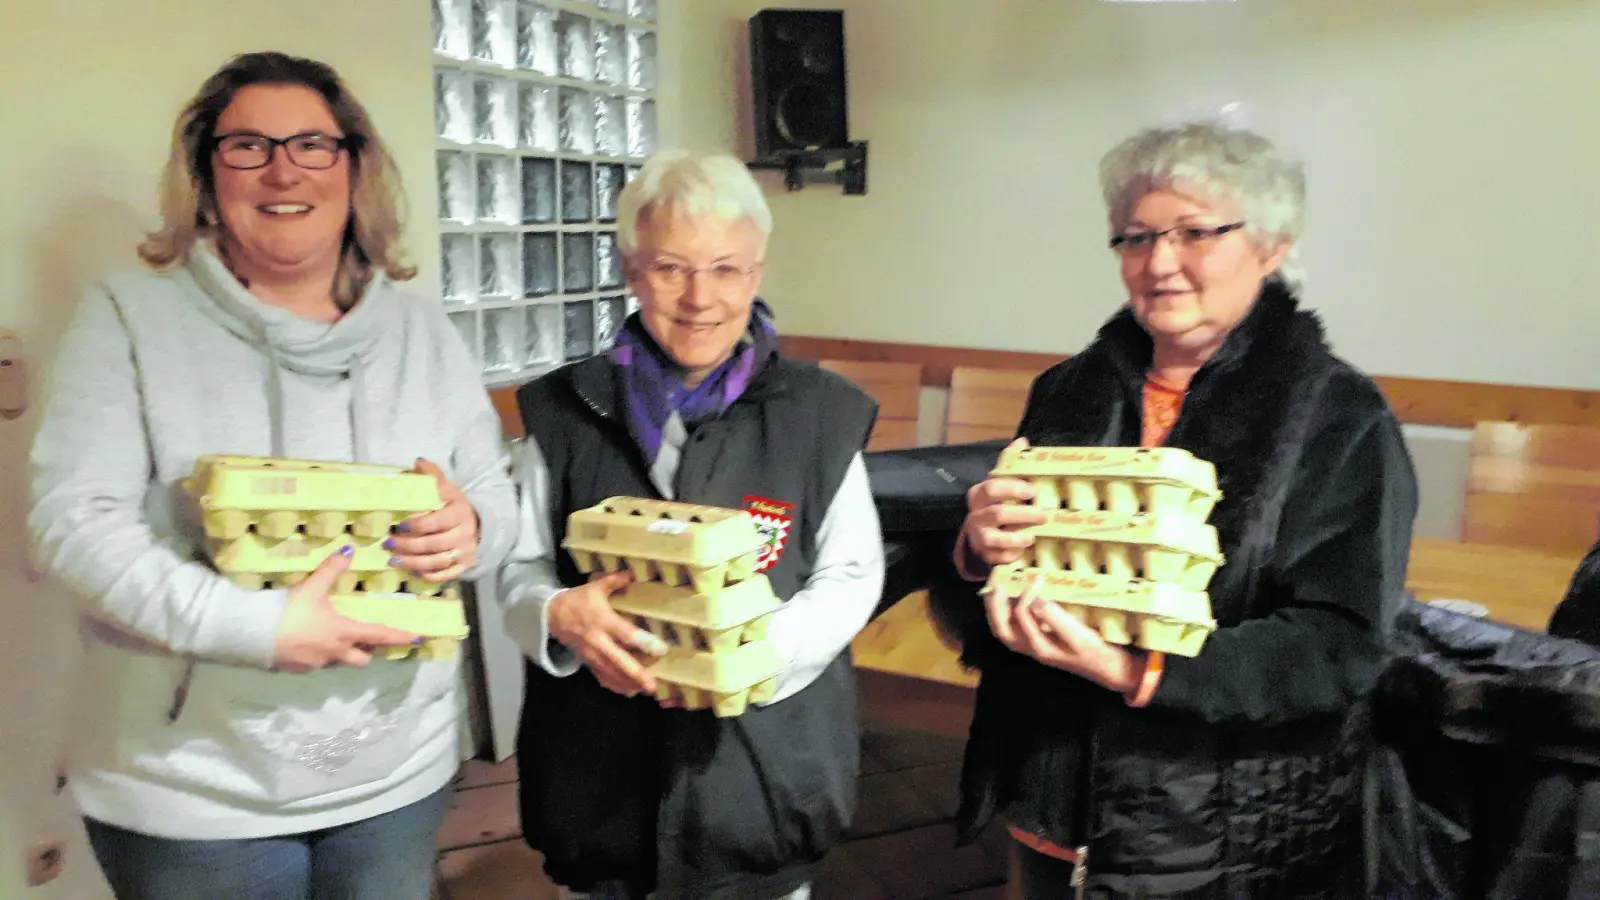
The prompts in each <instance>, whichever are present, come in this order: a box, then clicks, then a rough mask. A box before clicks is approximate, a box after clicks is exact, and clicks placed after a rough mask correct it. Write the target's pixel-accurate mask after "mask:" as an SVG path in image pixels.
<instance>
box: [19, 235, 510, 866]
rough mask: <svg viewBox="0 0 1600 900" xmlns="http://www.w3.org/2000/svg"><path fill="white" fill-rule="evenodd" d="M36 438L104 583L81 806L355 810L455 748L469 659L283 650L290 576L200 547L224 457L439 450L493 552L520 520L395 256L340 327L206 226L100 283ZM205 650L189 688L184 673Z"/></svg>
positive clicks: (79, 758) (93, 615)
mask: <svg viewBox="0 0 1600 900" xmlns="http://www.w3.org/2000/svg"><path fill="white" fill-rule="evenodd" d="M45 399H46V411H45V415H44V422H43V425H42V426H41V428H40V430H39V434H38V437H37V439H36V440H35V442H34V446H33V451H32V457H31V462H32V472H31V490H32V504H31V509H30V511H29V516H28V528H29V534H30V536H31V538H32V541H33V549H34V552H35V555H36V556H37V559H38V564H39V566H40V568H41V569H43V570H45V571H46V572H49V573H51V574H52V575H53V576H55V577H57V578H60V579H61V580H63V581H64V582H65V583H66V584H67V585H68V586H69V587H71V588H72V589H73V591H74V592H75V593H76V594H77V595H78V596H80V597H82V598H84V599H85V601H86V602H85V604H84V608H83V614H84V619H85V622H86V627H85V631H86V633H87V635H88V649H87V659H86V671H85V677H86V678H87V679H88V682H87V690H85V691H83V692H82V693H83V695H84V696H85V697H86V698H87V708H83V709H80V710H79V712H81V713H82V715H81V716H79V717H78V718H79V720H80V725H79V727H77V728H76V729H75V739H74V744H73V751H74V752H73V760H72V767H71V770H72V785H73V790H74V792H75V796H76V798H77V801H78V803H79V805H80V808H81V809H82V811H83V812H84V814H86V815H88V816H90V817H91V818H94V819H98V820H100V821H103V822H107V823H109V824H112V825H117V826H121V827H124V828H128V829H132V830H135V831H139V832H143V833H146V834H152V835H157V836H162V837H171V838H250V837H263V836H269V835H280V834H291V833H297V832H304V831H312V830H316V829H321V828H327V827H332V826H335V825H339V824H343V823H347V822H353V821H358V820H360V819H364V818H368V817H371V816H374V815H379V814H381V813H385V812H389V811H391V810H394V809H398V808H400V807H402V806H405V805H407V804H409V803H411V802H413V801H416V800H419V799H421V798H423V797H426V796H428V795H429V794H431V793H433V792H434V791H436V790H438V789H439V788H441V787H442V786H444V785H445V784H446V783H447V782H448V781H449V779H450V778H451V776H452V774H453V773H454V771H455V768H456V765H457V763H458V758H457V757H458V753H457V724H456V723H457V717H458V716H459V715H460V714H461V708H462V706H463V704H462V702H461V698H460V697H458V690H457V681H458V679H457V667H458V665H459V663H458V662H457V661H456V660H450V661H435V662H417V661H414V660H412V661H399V662H389V661H374V662H373V663H372V665H371V666H369V667H367V668H365V669H354V668H339V667H334V668H329V669H324V670H322V671H319V672H315V673H312V674H307V675H294V674H286V673H278V672H273V671H270V670H269V666H270V665H271V662H272V653H273V644H274V640H275V637H276V633H277V628H278V623H279V620H280V618H281V616H282V614H283V607H284V603H285V599H286V596H285V593H284V592H282V591H249V590H245V589H243V588H240V587H238V586H236V585H234V584H232V583H231V582H229V581H227V580H225V579H223V578H222V577H220V576H218V575H217V574H216V573H215V572H213V571H212V570H211V569H210V568H209V567H208V566H207V565H206V564H205V563H204V562H203V561H202V560H203V555H202V549H203V548H202V539H203V531H202V528H201V524H200V521H199V518H198V514H197V510H196V509H195V507H194V504H193V503H192V501H190V500H188V498H187V497H186V496H185V495H184V493H183V491H182V489H181V488H180V486H179V480H180V479H182V478H183V477H184V476H186V475H188V474H189V473H190V471H191V470H192V467H193V465H194V462H195V459H196V458H197V457H199V456H200V455H202V454H205V453H226V454H237V455H257V456H260V455H276V456H289V457H298V458H308V459H326V460H355V461H360V462H370V463H379V464H390V465H401V466H410V465H412V463H413V462H414V461H415V460H416V459H417V458H418V457H426V458H428V459H431V460H433V461H435V462H437V463H438V464H439V465H440V466H441V467H442V468H443V469H444V470H445V472H446V473H447V474H448V475H449V477H450V478H451V480H452V481H454V482H455V483H456V484H457V485H459V486H460V487H461V488H462V490H463V491H465V493H466V494H467V497H468V498H469V499H470V500H471V501H472V503H473V506H474V507H475V508H476V510H477V512H478V515H479V517H480V518H481V520H482V537H481V543H480V547H479V552H478V562H477V565H476V568H475V570H474V571H473V572H469V573H468V577H469V578H471V577H476V576H477V575H478V574H480V573H482V572H487V571H490V570H492V569H493V568H494V567H495V566H497V565H498V564H499V563H500V561H501V559H502V558H503V557H504V556H505V554H506V552H507V550H508V549H509V548H510V546H511V545H512V544H513V542H514V541H515V539H516V527H517V526H516V498H515V494H514V490H513V487H512V484H511V482H510V479H509V477H508V474H507V466H508V458H507V456H506V452H505V449H504V444H503V442H502V441H501V438H500V427H499V419H498V417H497V416H496V415H495V412H494V410H493V407H492V405H491V404H490V402H489V399H488V396H487V394H486V393H485V391H484V389H483V387H482V383H481V381H480V380H479V373H478V372H477V370H476V368H475V366H474V365H473V364H472V362H471V360H470V359H469V357H468V354H467V351H466V348H465V347H464V345H463V344H462V342H461V339H460V336H459V335H458V334H457V332H456V330H455V328H453V327H452V326H451V325H450V323H449V321H448V319H447V317H446V316H445V314H444V311H443V310H442V309H441V308H440V306H439V304H438V303H437V302H435V301H433V300H430V299H425V298H423V297H420V296H417V295H415V294H411V293H406V292H403V291H401V290H399V289H397V288H396V287H395V286H394V284H392V283H391V282H389V281H388V280H386V279H385V278H383V277H382V276H381V275H379V276H376V277H375V278H374V279H373V282H372V284H371V285H370V286H369V287H368V288H367V290H366V291H365V293H364V295H363V297H362V298H361V300H360V302H359V303H357V304H356V306H355V307H354V308H353V309H352V310H351V311H350V312H349V313H348V314H346V315H345V316H344V317H343V318H342V319H340V320H339V321H338V322H337V323H335V324H333V325H327V324H322V323H317V322H312V321H310V320H307V319H303V318H300V317H297V316H294V315H292V314H290V313H288V312H286V311H285V310H282V309H279V308H277V307H274V306H270V305H268V304H266V303H263V302H262V301H260V300H259V299H257V298H256V297H255V296H254V295H252V294H250V293H249V292H248V291H246V290H245V289H244V288H243V287H242V286H241V285H240V284H239V282H238V281H237V280H236V279H235V278H234V277H233V276H232V275H231V274H230V273H229V272H228V270H227V269H226V267H225V266H224V265H223V264H222V262H221V261H220V260H219V259H218V257H217V254H216V252H215V250H214V249H213V248H212V247H211V245H209V244H207V243H205V242H202V243H200V244H198V245H197V246H196V247H195V249H194V251H193V252H192V253H191V259H190V262H189V263H188V264H187V265H186V266H181V267H174V268H172V269H170V270H168V271H164V272H150V271H146V270H138V271H131V272H127V273H122V274H119V275H116V276H114V277H111V278H109V279H107V280H106V281H105V282H104V283H102V284H101V285H99V286H98V287H97V288H96V289H94V290H91V291H90V292H89V294H88V296H87V297H85V298H84V299H83V301H82V304H81V306H80V307H79V309H78V310H77V313H76V316H75V318H74V320H73V322H72V325H71V327H70V328H69V330H68V331H67V333H66V335H65V337H64V338H63V340H62V344H61V349H60V354H59V356H58V357H57V359H56V361H55V364H54V366H53V367H52V373H51V377H50V380H49V384H48V387H47V389H46V398H45ZM191 668H192V669H193V672H192V678H191V680H190V684H189V688H188V690H187V694H186V696H185V695H184V692H182V691H180V690H179V687H180V684H181V683H182V681H183V679H184V676H185V672H186V671H187V670H189V669H191Z"/></svg>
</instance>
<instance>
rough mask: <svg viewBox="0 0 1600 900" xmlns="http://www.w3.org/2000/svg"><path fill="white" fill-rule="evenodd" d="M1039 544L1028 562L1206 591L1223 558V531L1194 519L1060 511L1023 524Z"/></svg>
mask: <svg viewBox="0 0 1600 900" xmlns="http://www.w3.org/2000/svg"><path fill="white" fill-rule="evenodd" d="M1022 533H1023V534H1028V535H1032V536H1033V539H1034V543H1033V546H1031V547H1029V548H1027V549H1026V550H1024V551H1023V555H1022V564H1023V565H1025V566H1038V567H1040V568H1044V569H1056V570H1061V569H1065V570H1070V571H1072V572H1077V573H1080V574H1090V573H1103V574H1106V575H1110V576H1111V577H1113V578H1143V579H1145V580H1147V581H1161V582H1167V583H1170V584H1176V585H1178V586H1180V587H1185V588H1188V589H1190V590H1195V591H1203V590H1205V588H1206V585H1208V584H1210V583H1211V576H1213V575H1215V574H1216V572H1217V568H1218V567H1220V566H1221V565H1222V563H1223V556H1222V551H1221V549H1220V548H1219V546H1218V544H1217V530H1216V529H1215V528H1213V527H1212V526H1210V525H1206V524H1204V523H1201V522H1196V521H1194V520H1192V519H1175V518H1163V517H1161V516H1148V515H1117V514H1115V513H1108V512H1076V511H1073V510H1055V511H1053V512H1051V513H1050V514H1049V518H1048V519H1046V520H1045V522H1044V524H1042V525H1033V526H1030V527H1028V528H1024V529H1022Z"/></svg>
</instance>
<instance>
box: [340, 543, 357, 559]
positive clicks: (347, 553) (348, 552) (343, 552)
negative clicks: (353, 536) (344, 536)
mask: <svg viewBox="0 0 1600 900" xmlns="http://www.w3.org/2000/svg"><path fill="white" fill-rule="evenodd" d="M339 555H340V556H343V557H346V558H349V557H351V556H355V555H356V548H354V547H352V546H350V545H349V544H345V545H344V546H343V547H340V548H339Z"/></svg>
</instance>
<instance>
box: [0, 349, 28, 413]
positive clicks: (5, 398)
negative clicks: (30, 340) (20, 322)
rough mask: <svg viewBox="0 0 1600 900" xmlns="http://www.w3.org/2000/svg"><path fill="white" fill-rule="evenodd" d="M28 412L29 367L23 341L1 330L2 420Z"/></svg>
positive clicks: (0, 385) (0, 392) (0, 376)
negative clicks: (23, 354) (23, 353)
mask: <svg viewBox="0 0 1600 900" xmlns="http://www.w3.org/2000/svg"><path fill="white" fill-rule="evenodd" d="M27 411H28V365H27V361H26V360H24V359H23V358H22V339H21V338H19V337H17V336H16V334H15V333H14V332H10V331H6V330H5V329H3V328H0V419H16V418H19V417H21V415H22V414H23V413H25V412H27Z"/></svg>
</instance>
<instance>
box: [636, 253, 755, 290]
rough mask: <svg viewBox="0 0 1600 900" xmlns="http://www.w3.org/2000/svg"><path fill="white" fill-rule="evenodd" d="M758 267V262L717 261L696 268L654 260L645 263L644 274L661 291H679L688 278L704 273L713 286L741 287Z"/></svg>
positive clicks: (685, 285)
mask: <svg viewBox="0 0 1600 900" xmlns="http://www.w3.org/2000/svg"><path fill="white" fill-rule="evenodd" d="M760 267H761V264H760V263H756V264H755V265H752V266H743V267H740V266H736V265H733V264H732V263H718V264H717V265H714V266H709V267H707V268H704V269H697V268H695V267H693V266H686V265H684V264H682V263H675V262H669V261H667V260H656V261H655V262H652V263H646V264H645V267H644V275H645V278H646V279H648V280H649V282H650V284H651V286H653V287H655V288H656V290H661V291H681V290H683V289H684V288H686V287H688V286H689V279H690V278H692V277H694V276H695V275H704V276H706V277H707V278H709V279H711V284H712V286H713V287H716V288H726V289H732V288H739V287H743V286H744V284H745V283H746V282H748V281H749V280H750V276H751V275H754V274H755V271H756V269H758V268H760Z"/></svg>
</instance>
